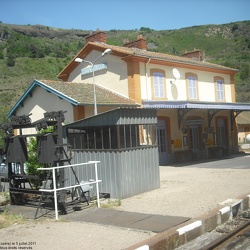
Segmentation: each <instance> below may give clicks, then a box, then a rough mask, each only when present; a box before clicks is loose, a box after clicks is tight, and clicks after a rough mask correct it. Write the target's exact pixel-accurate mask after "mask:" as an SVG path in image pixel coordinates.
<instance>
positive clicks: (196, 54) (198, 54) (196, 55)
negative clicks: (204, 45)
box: [182, 48, 205, 61]
mask: <svg viewBox="0 0 250 250" xmlns="http://www.w3.org/2000/svg"><path fill="white" fill-rule="evenodd" d="M182 56H184V57H188V58H192V59H194V60H199V61H203V60H204V59H205V58H204V57H205V56H204V53H203V52H202V51H201V50H199V49H196V48H194V51H189V52H188V51H187V50H185V51H184V53H183V54H182Z"/></svg>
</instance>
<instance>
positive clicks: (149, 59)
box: [145, 58, 151, 100]
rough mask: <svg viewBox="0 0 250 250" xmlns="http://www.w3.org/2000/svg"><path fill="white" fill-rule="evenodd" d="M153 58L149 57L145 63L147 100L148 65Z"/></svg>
mask: <svg viewBox="0 0 250 250" xmlns="http://www.w3.org/2000/svg"><path fill="white" fill-rule="evenodd" d="M150 61H151V58H148V61H147V62H146V64H145V77H146V91H147V92H146V93H147V100H148V73H147V65H148V64H149V63H150Z"/></svg>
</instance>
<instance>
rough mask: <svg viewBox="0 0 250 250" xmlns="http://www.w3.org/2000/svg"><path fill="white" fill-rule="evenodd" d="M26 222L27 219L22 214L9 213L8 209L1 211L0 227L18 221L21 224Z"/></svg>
mask: <svg viewBox="0 0 250 250" xmlns="http://www.w3.org/2000/svg"><path fill="white" fill-rule="evenodd" d="M25 222H26V220H25V219H24V218H23V217H22V216H21V215H17V214H9V213H8V211H7V210H5V211H4V212H2V213H0V229H1V228H5V227H9V226H11V225H13V224H16V223H18V224H21V223H25Z"/></svg>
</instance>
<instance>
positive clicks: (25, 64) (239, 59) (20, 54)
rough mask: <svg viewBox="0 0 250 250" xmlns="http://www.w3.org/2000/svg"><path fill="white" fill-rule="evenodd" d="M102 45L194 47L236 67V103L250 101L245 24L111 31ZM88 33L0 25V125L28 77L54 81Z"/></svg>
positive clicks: (249, 26)
mask: <svg viewBox="0 0 250 250" xmlns="http://www.w3.org/2000/svg"><path fill="white" fill-rule="evenodd" d="M106 32H107V43H108V44H113V45H121V46H122V44H123V41H124V39H129V40H130V41H132V40H134V39H136V37H137V35H138V34H143V36H144V37H145V38H146V39H147V47H148V50H152V51H158V52H163V53H169V54H175V55H179V56H181V55H182V53H183V52H184V50H188V51H191V50H193V49H194V48H197V49H200V50H202V51H204V52H205V55H206V61H209V62H214V63H218V64H221V65H225V66H229V67H232V68H237V69H239V73H238V74H237V75H236V79H235V80H236V81H235V83H236V98H237V102H250V21H244V22H236V23H228V24H223V25H203V26H194V27H188V28H183V29H178V30H160V31H157V30H152V29H150V28H147V27H141V28H140V29H139V30H110V31H106ZM88 34H89V31H87V30H75V29H71V30H64V29H57V28H52V27H46V26H42V25H34V26H33V25H10V24H4V23H0V72H1V74H0V107H1V109H0V124H1V123H3V122H4V121H5V120H6V114H7V113H8V111H9V110H10V109H11V107H12V106H13V104H14V103H15V102H16V101H17V100H18V98H20V96H21V95H22V94H23V92H24V90H25V89H26V88H27V86H29V85H30V84H31V82H32V81H33V79H57V74H58V73H59V72H60V71H61V70H62V69H63V68H64V67H65V66H66V65H67V63H68V62H69V61H70V60H71V59H72V57H73V56H74V55H75V54H76V53H77V52H78V51H79V50H80V49H81V48H82V47H83V46H84V44H85V36H87V35H88Z"/></svg>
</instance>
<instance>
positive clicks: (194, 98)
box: [186, 73, 199, 101]
mask: <svg viewBox="0 0 250 250" xmlns="http://www.w3.org/2000/svg"><path fill="white" fill-rule="evenodd" d="M190 78H193V79H194V80H195V89H194V87H193V86H192V94H194V93H193V89H194V90H195V95H196V96H195V97H193V96H191V95H190V91H189V90H190V86H189V83H190V82H189V79H190ZM186 89H187V99H188V100H197V101H198V100H199V89H198V76H197V75H196V74H194V73H186Z"/></svg>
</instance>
